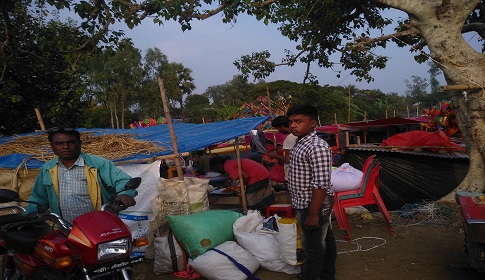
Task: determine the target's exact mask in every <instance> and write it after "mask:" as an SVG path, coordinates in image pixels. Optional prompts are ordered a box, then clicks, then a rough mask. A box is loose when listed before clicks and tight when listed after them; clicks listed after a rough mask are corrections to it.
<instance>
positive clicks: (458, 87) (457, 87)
mask: <svg viewBox="0 0 485 280" xmlns="http://www.w3.org/2000/svg"><path fill="white" fill-rule="evenodd" d="M467 89H483V86H480V85H446V86H442V87H441V90H444V91H446V90H467Z"/></svg>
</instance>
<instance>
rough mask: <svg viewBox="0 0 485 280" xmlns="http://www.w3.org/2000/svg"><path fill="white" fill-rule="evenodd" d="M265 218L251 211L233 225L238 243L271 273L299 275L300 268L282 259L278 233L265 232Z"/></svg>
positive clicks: (257, 212)
mask: <svg viewBox="0 0 485 280" xmlns="http://www.w3.org/2000/svg"><path fill="white" fill-rule="evenodd" d="M263 221H264V218H263V216H261V213H260V212H259V211H253V210H249V211H248V214H247V215H246V216H243V217H241V218H239V219H237V220H236V222H235V223H234V225H233V229H234V236H235V237H236V241H237V243H238V244H239V245H240V246H241V247H242V248H244V249H245V250H246V251H248V252H249V253H251V254H252V255H253V256H255V257H256V258H257V259H258V261H259V263H260V264H261V267H262V268H264V269H267V270H270V271H277V272H285V273H287V274H298V273H299V272H300V267H299V266H297V265H290V264H287V263H286V262H284V261H283V260H282V259H281V258H280V248H279V241H278V232H269V231H263V230H262V228H263Z"/></svg>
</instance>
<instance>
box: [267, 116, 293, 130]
mask: <svg viewBox="0 0 485 280" xmlns="http://www.w3.org/2000/svg"><path fill="white" fill-rule="evenodd" d="M271 126H272V127H274V128H277V127H282V126H284V127H290V122H289V121H288V117H287V116H278V117H276V118H274V120H273V121H272V122H271Z"/></svg>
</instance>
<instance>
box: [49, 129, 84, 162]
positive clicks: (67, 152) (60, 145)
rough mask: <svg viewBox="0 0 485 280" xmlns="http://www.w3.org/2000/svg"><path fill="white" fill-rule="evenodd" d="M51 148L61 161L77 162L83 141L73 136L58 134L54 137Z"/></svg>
mask: <svg viewBox="0 0 485 280" xmlns="http://www.w3.org/2000/svg"><path fill="white" fill-rule="evenodd" d="M51 147H52V151H53V152H54V154H55V155H56V156H58V157H59V158H60V159H61V160H76V159H77V158H78V157H79V154H80V153H81V141H80V140H78V139H77V138H76V136H75V135H72V134H64V133H62V132H57V133H56V134H54V135H53V137H52V142H51Z"/></svg>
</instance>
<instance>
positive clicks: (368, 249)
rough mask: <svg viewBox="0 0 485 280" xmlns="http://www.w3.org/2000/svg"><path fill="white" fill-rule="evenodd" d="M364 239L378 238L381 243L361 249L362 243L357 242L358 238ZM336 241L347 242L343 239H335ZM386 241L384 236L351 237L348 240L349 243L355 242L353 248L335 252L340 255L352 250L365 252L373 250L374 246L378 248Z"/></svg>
mask: <svg viewBox="0 0 485 280" xmlns="http://www.w3.org/2000/svg"><path fill="white" fill-rule="evenodd" d="M365 239H373V240H380V241H381V243H380V244H377V245H374V246H372V247H370V248H367V249H362V247H363V244H361V243H359V240H365ZM336 241H337V242H345V243H349V242H348V241H344V240H336ZM386 242H387V241H386V240H385V239H384V238H380V237H359V238H355V239H352V241H351V242H350V243H353V244H355V247H356V249H355V250H348V251H341V252H337V254H339V255H340V254H347V253H353V252H367V251H370V250H373V249H375V248H378V247H380V246H383V245H384V244H386Z"/></svg>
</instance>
